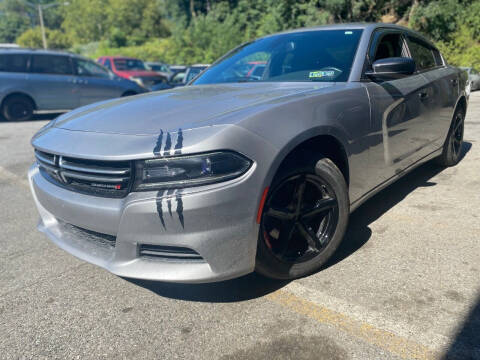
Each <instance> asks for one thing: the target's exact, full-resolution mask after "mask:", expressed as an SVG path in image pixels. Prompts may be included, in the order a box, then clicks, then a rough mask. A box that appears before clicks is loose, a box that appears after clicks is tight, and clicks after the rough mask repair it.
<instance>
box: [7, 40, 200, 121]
mask: <svg viewBox="0 0 480 360" xmlns="http://www.w3.org/2000/svg"><path fill="white" fill-rule="evenodd" d="M207 66H208V65H194V66H191V67H185V66H184V67H182V68H180V69H176V68H175V67H173V69H172V70H170V68H169V67H168V65H166V64H161V63H150V64H146V63H144V62H143V61H142V60H139V59H135V58H129V57H120V56H103V57H100V58H99V59H98V60H97V62H95V61H92V60H90V59H87V58H85V57H82V56H79V55H75V54H71V53H65V52H59V51H49V50H33V49H21V48H4V49H0V117H3V118H4V119H6V120H9V121H25V120H28V119H30V118H31V117H32V116H33V114H34V113H37V114H38V113H60V112H66V111H69V110H72V109H75V108H77V107H79V106H83V105H88V104H91V103H94V102H98V101H103V100H108V99H112V98H117V97H122V96H131V95H136V94H141V93H144V92H147V91H158V90H164V89H171V88H173V87H176V86H183V85H185V84H186V83H187V82H188V81H190V80H191V79H193V78H194V77H196V75H198V74H199V73H200V72H201V71H202V70H203V69H205V68H206V67H207Z"/></svg>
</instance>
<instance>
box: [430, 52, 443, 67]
mask: <svg viewBox="0 0 480 360" xmlns="http://www.w3.org/2000/svg"><path fill="white" fill-rule="evenodd" d="M432 52H433V57H434V58H435V65H437V66H443V59H442V55H440V51H438V50H437V49H433V50H432Z"/></svg>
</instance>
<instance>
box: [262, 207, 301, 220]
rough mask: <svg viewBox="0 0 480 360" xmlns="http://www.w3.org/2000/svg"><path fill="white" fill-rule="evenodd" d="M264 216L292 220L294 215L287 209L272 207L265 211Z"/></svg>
mask: <svg viewBox="0 0 480 360" xmlns="http://www.w3.org/2000/svg"><path fill="white" fill-rule="evenodd" d="M265 216H270V217H273V218H277V219H280V220H292V219H293V218H295V214H294V213H292V212H290V211H288V209H283V208H273V207H270V208H268V209H267V211H266V212H265Z"/></svg>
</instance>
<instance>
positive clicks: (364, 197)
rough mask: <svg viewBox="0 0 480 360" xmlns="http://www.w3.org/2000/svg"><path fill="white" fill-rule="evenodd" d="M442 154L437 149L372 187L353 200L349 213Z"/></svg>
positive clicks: (440, 150)
mask: <svg viewBox="0 0 480 360" xmlns="http://www.w3.org/2000/svg"><path fill="white" fill-rule="evenodd" d="M441 153H442V148H440V149H438V150H435V151H434V152H431V153H430V154H428V155H426V156H425V157H423V158H421V159H420V160H418V161H417V162H415V163H413V164H412V165H410V166H409V167H407V168H405V169H403V170H402V171H401V172H399V173H398V174H395V175H394V176H392V177H391V178H390V179H388V180H385V181H384V182H383V183H381V184H380V185H378V186H376V187H374V188H373V189H372V190H370V191H369V192H367V193H366V194H364V195H362V197H361V198H360V199H358V200H355V201H354V202H353V203H351V204H350V213H352V212H354V211H355V210H356V209H357V208H358V207H359V206H360V205H362V204H363V203H364V202H365V201H367V200H368V199H370V198H371V197H372V196H374V195H375V194H377V193H379V192H380V191H382V190H383V189H385V188H386V187H388V186H389V185H391V184H393V183H394V182H395V181H397V180H398V179H400V178H401V177H402V176H404V175H406V174H408V173H409V172H410V171H412V170H414V169H416V168H417V167H419V166H420V165H422V164H424V163H426V162H427V161H430V160H432V159H434V158H435V157H437V156H439V155H440V154H441Z"/></svg>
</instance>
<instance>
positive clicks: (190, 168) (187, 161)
mask: <svg viewBox="0 0 480 360" xmlns="http://www.w3.org/2000/svg"><path fill="white" fill-rule="evenodd" d="M251 165H252V162H251V161H250V160H249V159H247V158H245V157H244V156H242V155H240V154H237V153H234V152H229V151H224V152H214V153H208V154H199V155H191V156H178V157H167V158H162V159H151V160H142V161H137V162H136V178H135V185H134V191H144V190H158V189H172V188H184V187H190V186H199V185H206V184H212V183H216V182H221V181H227V180H231V179H234V178H236V177H239V176H240V175H242V174H244V173H245V172H246V171H247V170H248V169H249V168H250V166H251Z"/></svg>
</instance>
